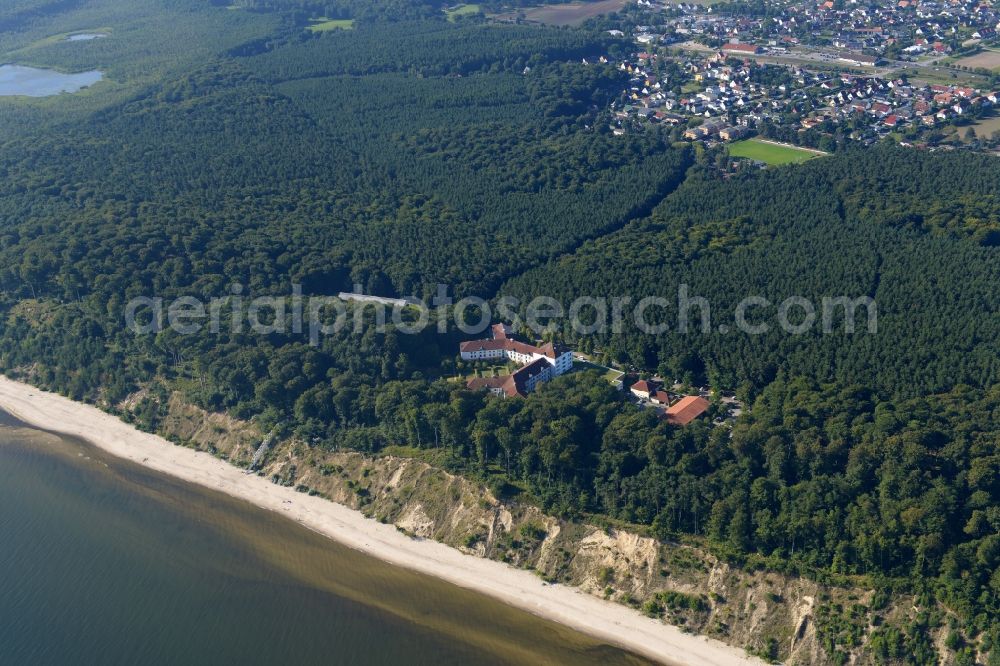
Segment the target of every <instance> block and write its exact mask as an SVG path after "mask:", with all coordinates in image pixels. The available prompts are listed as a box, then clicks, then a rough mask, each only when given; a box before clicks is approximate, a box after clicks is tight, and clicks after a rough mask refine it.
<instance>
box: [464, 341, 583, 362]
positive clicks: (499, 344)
mask: <svg viewBox="0 0 1000 666" xmlns="http://www.w3.org/2000/svg"><path fill="white" fill-rule="evenodd" d="M497 349H505V350H507V351H513V352H518V353H519V354H541V355H542V356H546V357H548V358H552V359H554V358H557V356H558V355H559V354H560V353H562V351H563V350H562V349H561V348H560V349H557V348H556V346H555V345H554V344H552V343H551V342H547V343H545V344H544V345H542V346H541V347H536V346H534V345H529V344H528V343H526V342H520V341H518V340H511V339H510V338H507V337H505V338H503V339H500V340H471V341H469V342H463V343H462V344H461V345H459V350H460V351H463V352H477V351H495V350H497Z"/></svg>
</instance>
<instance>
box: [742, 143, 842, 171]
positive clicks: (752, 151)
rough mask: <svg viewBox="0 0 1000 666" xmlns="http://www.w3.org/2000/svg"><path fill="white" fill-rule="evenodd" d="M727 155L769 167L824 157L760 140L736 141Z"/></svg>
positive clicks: (819, 153) (813, 151) (814, 152)
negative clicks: (744, 158)
mask: <svg viewBox="0 0 1000 666" xmlns="http://www.w3.org/2000/svg"><path fill="white" fill-rule="evenodd" d="M729 154H730V155H731V156H733V157H746V158H748V159H751V160H759V161H761V162H766V163H767V164H771V165H777V164H794V163H796V162H805V161H806V160H811V159H813V158H814V157H822V156H823V155H825V153H821V152H819V151H817V150H807V149H805V148H797V147H795V146H789V145H786V144H777V143H768V142H766V141H762V140H760V139H746V140H745V141H737V142H736V143H734V144H732V145H731V146H729Z"/></svg>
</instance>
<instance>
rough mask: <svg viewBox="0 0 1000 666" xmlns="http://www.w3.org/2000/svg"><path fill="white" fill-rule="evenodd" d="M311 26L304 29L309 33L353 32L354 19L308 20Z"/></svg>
mask: <svg viewBox="0 0 1000 666" xmlns="http://www.w3.org/2000/svg"><path fill="white" fill-rule="evenodd" d="M310 21H311V22H312V25H311V26H309V27H308V28H306V29H307V30H309V31H310V32H331V31H333V30H353V29H354V19H327V18H318V19H310Z"/></svg>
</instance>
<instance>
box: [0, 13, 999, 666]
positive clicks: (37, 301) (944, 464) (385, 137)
mask: <svg viewBox="0 0 1000 666" xmlns="http://www.w3.org/2000/svg"><path fill="white" fill-rule="evenodd" d="M82 4H84V3H76V2H71V1H67V2H52V3H42V2H37V1H34V0H18V1H17V2H14V3H8V6H5V7H4V8H3V9H0V24H2V25H3V26H4V30H5V31H6V32H5V34H4V37H3V39H2V41H0V47H2V49H3V50H4V51H5V52H10V53H20V54H22V55H23V56H24V58H26V59H27V60H30V61H31V62H33V63H38V64H40V65H46V66H54V67H61V68H65V69H71V70H75V69H83V68H90V67H96V68H100V69H102V70H104V71H106V72H108V74H109V78H110V79H111V80H110V81H109V82H107V83H106V84H102V85H103V86H104V88H103V90H104V92H103V93H102V92H101V91H102V88H101V87H100V86H98V87H95V88H94V89H93V90H90V91H87V92H86V93H85V94H84V95H82V96H80V97H79V98H68V97H66V98H60V99H59V100H58V101H59V102H60V103H61V104H60V105H57V104H54V103H53V100H46V101H39V102H27V101H25V100H0V117H2V118H3V119H4V120H5V121H6V123H4V126H3V127H0V310H2V312H0V318H2V322H3V323H2V327H0V369H2V370H3V371H4V372H5V373H7V374H10V375H13V376H19V377H23V378H26V379H28V380H30V381H32V382H34V383H36V384H38V385H41V386H44V387H46V388H50V389H54V390H58V391H60V392H63V393H65V394H67V395H69V396H71V397H73V398H75V399H80V400H88V401H92V402H97V403H99V404H102V405H103V406H105V407H107V408H110V409H112V410H114V409H117V408H118V406H119V405H121V404H122V402H123V401H125V400H126V399H128V398H130V397H131V398H135V397H136V396H139V404H138V407H137V408H136V409H135V411H134V413H132V414H131V415H130V418H133V419H134V420H135V421H136V422H137V423H138V424H139V425H141V426H142V427H145V428H148V429H153V430H155V429H156V428H157V426H158V423H159V422H160V419H162V417H163V413H164V410H165V408H166V400H167V398H168V396H169V395H170V393H171V392H174V391H178V392H180V393H181V394H183V396H184V397H185V398H187V399H188V400H189V401H191V402H193V403H195V404H197V405H200V406H202V407H204V408H206V409H209V410H213V411H226V412H229V413H231V414H233V415H234V416H236V417H238V418H242V419H254V420H256V421H257V422H258V423H260V424H261V426H262V428H263V429H265V430H270V429H277V430H278V431H279V432H281V433H282V434H285V435H288V436H295V437H297V438H299V439H301V440H302V441H303V442H307V443H308V444H309V445H310V446H315V447H322V448H327V449H341V448H347V449H353V450H359V451H363V452H366V453H371V454H377V453H379V452H382V451H385V450H386V449H387V448H389V447H392V449H391V450H392V451H394V452H396V453H399V452H400V451H405V452H408V453H409V454H410V455H416V456H421V457H425V458H428V459H432V460H433V461H434V462H435V463H436V464H439V465H442V466H445V467H447V468H448V469H450V470H453V471H456V472H460V473H463V474H466V475H468V476H470V477H474V478H477V479H481V480H482V481H483V482H484V483H486V484H489V486H490V487H491V488H492V489H493V490H494V491H495V492H496V493H497V494H499V495H502V496H508V497H520V498H521V499H522V500H523V501H529V502H536V503H538V504H539V505H541V506H542V507H544V508H545V509H546V510H548V511H552V512H555V513H557V514H560V515H564V516H569V517H580V516H586V517H587V518H588V519H591V520H613V521H621V522H623V523H628V524H633V525H640V526H642V527H643V528H644V529H647V530H648V531H649V532H650V533H652V534H655V535H656V536H658V537H660V538H663V539H682V540H683V539H694V540H696V541H697V542H698V543H701V544H706V545H708V547H710V548H712V549H713V550H714V552H716V553H718V554H720V555H721V556H723V557H725V558H727V559H728V560H730V561H733V562H736V563H741V564H745V565H747V566H757V565H760V566H766V567H769V568H772V569H778V570H782V571H785V572H788V573H793V574H801V575H806V576H811V577H814V578H817V579H819V580H848V579H850V580H863V581H865V583H866V584H869V585H871V586H874V587H876V588H877V589H879V590H882V591H884V592H885V593H890V592H892V591H906V592H911V593H913V594H915V595H917V596H918V598H920V599H923V600H924V601H925V602H926V604H925V605H927V606H929V605H930V602H931V600H937V601H938V602H939V603H940V604H942V605H943V606H944V607H946V608H947V609H949V611H950V612H952V613H954V615H955V617H958V618H960V622H961V626H960V629H961V630H962V635H963V636H964V639H963V640H966V641H969V644H968V645H966V647H965V648H963V649H964V652H961V651H960V652H961V654H964V655H965V656H964V657H962V658H963V659H969V658H971V655H972V654H973V652H972V646H977V647H978V649H979V651H980V652H981V653H982V654H986V653H989V654H990V655H991V659H992V660H993V661H991V663H993V664H996V663H1000V650H992V651H990V647H991V645H993V644H994V643H996V641H998V640H1000V622H998V619H997V618H1000V355H998V350H1000V317H998V312H1000V302H998V301H1000V295H998V291H997V285H998V284H1000V199H998V192H1000V163H998V162H997V161H996V159H995V158H992V157H986V156H974V155H968V154H952V155H946V154H929V153H921V152H917V151H913V150H906V149H900V148H893V147H877V148H873V149H870V150H865V151H860V150H859V151H856V152H844V153H839V154H837V155H835V156H833V157H830V158H825V159H821V160H815V161H812V162H809V163H807V164H804V165H800V166H790V167H782V168H776V169H769V170H766V171H762V172H754V173H739V174H735V175H732V174H729V175H727V176H725V177H724V176H723V175H722V174H720V173H719V172H718V171H717V170H716V169H715V168H714V164H715V159H714V157H715V156H713V155H711V154H706V153H705V151H703V150H701V149H700V148H699V149H698V150H697V151H696V150H694V149H692V148H691V147H690V146H687V145H681V144H678V145H675V144H673V143H671V141H670V139H669V135H668V134H666V133H661V132H660V131H657V130H655V129H651V130H649V131H648V132H646V133H638V134H630V135H628V136H614V135H612V134H611V133H610V130H607V129H606V128H607V127H608V122H607V119H608V118H607V111H606V110H607V108H608V104H609V102H610V101H611V100H613V99H615V98H616V97H617V95H618V94H619V92H620V89H621V86H622V78H621V77H622V74H621V73H620V72H619V71H618V70H617V69H615V68H614V67H611V66H605V65H602V64H599V63H598V62H597V61H596V60H595V58H594V56H599V55H601V54H604V53H608V52H610V51H613V50H614V49H615V48H616V47H615V46H614V44H612V43H610V42H609V41H608V39H607V35H605V34H603V33H600V32H598V31H591V30H587V29H586V28H584V29H574V30H569V29H557V28H546V27H541V26H509V25H503V26H501V25H493V24H489V23H486V22H483V21H482V20H479V19H477V20H467V21H457V22H449V21H447V20H446V18H445V17H444V15H443V13H442V12H441V6H440V4H439V3H431V2H428V3H422V2H404V1H402V0H399V1H397V2H353V1H350V0H342V1H337V2H308V1H302V2H297V1H292V0H273V1H269V0H261V1H254V2H247V3H242V4H241V3H237V6H241V7H242V9H227V8H226V7H224V6H221V4H228V3H212V2H209V1H208V0H205V1H204V2H195V1H194V0H187V1H186V2H183V3H166V2H159V1H157V0H142V1H141V2H136V3H133V4H130V6H129V8H128V9H122V8H121V7H120V5H119V4H118V3H114V2H110V1H108V2H94V3H90V4H88V5H87V8H86V11H87V12H89V14H88V17H89V20H91V21H94V22H95V23H93V25H103V24H111V23H115V24H119V25H122V26H127V27H123V28H121V30H120V34H121V35H122V38H121V39H118V40H116V39H111V38H109V39H105V40H98V41H97V42H94V43H93V44H88V45H86V46H80V47H78V50H76V51H73V50H71V49H69V48H68V46H67V45H65V44H53V43H49V42H45V41H44V38H45V37H46V36H48V35H51V34H58V33H60V32H61V31H65V30H71V29H75V28H73V27H71V25H72V23H71V20H70V18H69V17H70V16H72V13H73V11H75V10H77V9H79V7H78V5H82ZM168 4H169V8H168V7H167V5H168ZM43 5H44V6H43ZM181 5H183V7H181ZM182 10H183V11H182ZM160 11H164V12H166V11H171V12H177V13H178V15H180V14H184V16H185V17H184V18H183V20H184V21H186V22H187V23H186V25H187V24H189V25H191V31H190V33H189V35H190V39H189V43H187V44H171V43H168V41H167V40H165V39H162V38H155V39H150V40H147V41H144V40H143V39H142V37H143V35H144V34H147V33H149V32H150V31H149V29H148V27H144V24H143V21H144V20H145V19H148V15H149V13H150V12H160ZM143 12H145V14H143ZM144 17H145V19H144ZM318 17H328V18H353V19H355V24H354V26H353V27H352V28H351V29H345V30H335V31H330V32H324V33H313V32H310V31H309V30H307V29H306V25H307V23H308V21H309V20H310V19H314V18H318ZM178 20H181V18H178ZM88 25H90V24H88ZM217 34H218V35H222V36H221V37H217V36H216V35H217ZM584 58H587V59H588V62H590V64H584V63H583V59H584ZM144 59H145V60H144ZM147 65H149V66H147ZM62 102H64V103H62ZM438 283H443V284H447V285H449V287H450V288H451V290H452V293H453V294H454V295H455V296H457V297H459V298H460V297H463V296H470V295H476V296H481V297H484V298H489V299H495V298H499V297H500V296H505V295H510V296H516V297H518V298H520V299H522V301H527V300H528V299H530V298H531V297H533V296H538V295H546V296H553V297H555V298H556V299H558V300H560V301H562V302H566V303H568V302H570V301H572V300H573V299H574V298H576V297H579V296H594V297H602V296H603V297H612V296H627V297H632V298H634V299H636V300H638V299H641V298H644V297H647V296H663V297H665V298H666V299H667V300H668V301H671V302H674V301H675V300H676V297H677V293H678V288H679V287H680V285H682V284H683V285H687V286H688V288H689V289H690V292H691V293H692V295H696V296H699V297H703V298H705V299H706V300H707V301H709V302H710V303H711V307H712V310H713V319H715V318H716V317H718V318H719V319H717V321H721V320H723V318H725V317H729V318H730V319H731V314H730V313H731V312H732V310H733V309H734V307H735V305H736V303H737V302H739V301H740V300H741V299H743V298H745V297H746V296H750V295H757V296H763V297H766V298H767V299H769V300H770V301H771V302H773V303H778V302H780V301H782V300H783V299H784V298H787V297H788V296H792V295H797V296H803V297H806V298H808V299H811V300H813V301H815V302H819V300H820V299H821V298H823V297H825V296H829V297H836V296H848V297H852V298H854V297H858V296H869V297H871V298H872V299H874V300H875V301H876V302H877V304H878V330H877V333H874V334H869V333H867V332H855V333H854V334H849V333H845V332H843V330H842V328H837V327H835V330H834V332H833V333H832V334H821V333H820V332H818V331H816V332H807V333H805V334H802V335H788V334H787V333H783V332H781V331H779V330H772V331H770V332H768V333H766V334H763V335H747V334H742V333H738V332H729V333H720V332H719V331H717V330H715V329H714V328H713V330H712V331H709V332H706V333H702V332H696V333H681V332H678V331H676V330H675V329H674V328H673V327H671V328H669V329H668V330H667V332H665V333H662V334H660V335H656V336H650V335H647V334H644V333H640V332H638V331H637V330H636V329H635V327H634V326H631V325H627V326H626V327H625V328H624V329H623V330H621V331H619V332H608V333H606V334H604V333H598V334H596V335H587V336H581V335H579V334H576V333H574V331H573V330H571V329H569V328H557V329H556V330H554V331H552V332H551V333H550V334H549V335H550V336H552V337H554V338H555V339H557V340H560V341H564V342H566V343H569V344H572V345H574V346H576V347H578V348H580V349H582V350H585V351H587V352H593V353H594V354H595V355H597V356H599V357H601V358H604V359H605V360H607V361H608V362H614V363H617V364H620V365H622V366H626V367H632V368H634V369H635V370H636V371H637V372H642V373H659V374H661V375H663V376H665V377H670V378H676V379H678V380H680V381H682V382H685V383H690V384H693V383H707V384H708V385H710V386H711V387H712V388H714V389H717V390H726V391H734V392H736V393H737V395H739V396H740V397H741V398H742V399H743V400H744V401H745V402H746V404H747V408H748V409H747V410H746V413H745V414H744V415H743V416H742V417H740V419H738V421H737V422H736V424H735V425H734V426H733V427H732V428H730V427H728V426H726V427H715V426H714V425H713V422H712V418H711V416H714V415H715V414H716V413H718V412H719V411H720V410H721V409H722V407H721V405H719V404H718V403H715V404H713V407H712V408H711V411H710V418H708V419H704V420H701V421H699V422H696V423H694V424H692V425H691V426H688V427H686V428H677V427H674V426H670V425H667V424H666V423H665V422H663V421H660V420H658V419H656V418H655V417H654V416H653V415H652V414H651V413H650V412H649V411H643V410H640V409H639V408H637V407H635V406H633V405H632V404H630V403H629V402H628V401H626V400H624V398H623V396H622V394H621V393H619V392H618V391H616V390H615V389H613V388H612V387H611V386H610V385H609V384H608V383H607V382H606V381H604V380H603V379H602V378H601V377H600V376H599V375H597V374H594V373H588V372H580V373H574V374H572V375H570V376H568V377H564V378H560V379H559V380H557V381H554V382H551V383H550V384H547V385H545V386H543V387H542V388H541V389H540V390H538V391H537V393H535V394H533V395H531V396H530V397H528V398H526V399H513V400H495V399H490V398H488V397H487V396H486V395H485V394H482V393H472V392H469V391H466V390H465V389H464V388H463V384H462V383H461V382H455V381H452V380H451V378H453V377H454V376H456V375H458V374H461V373H462V372H468V370H469V369H468V368H463V367H461V364H460V362H459V361H457V360H456V358H455V353H456V349H457V344H458V343H459V342H460V341H461V340H463V339H465V336H463V335H462V334H460V333H459V332H458V331H456V330H454V329H452V330H449V331H448V332H447V333H444V334H441V333H438V332H437V331H436V330H434V328H433V327H432V328H430V329H428V330H425V331H424V332H423V333H421V334H419V335H404V334H403V333H402V332H399V331H397V330H395V329H394V328H393V327H391V326H390V327H389V329H388V330H387V331H385V332H377V331H376V330H375V327H374V326H373V322H371V321H368V320H364V319H362V321H360V322H359V325H358V326H357V327H355V326H354V325H353V323H352V325H351V326H348V327H346V328H345V329H344V330H343V331H341V332H340V333H338V334H336V335H330V336H325V337H324V338H323V339H322V340H321V341H320V344H319V345H318V346H310V345H309V344H308V341H307V340H306V339H305V338H304V337H303V336H301V335H293V334H290V333H289V334H277V333H275V334H271V335H267V336H261V335H255V334H251V333H248V332H233V331H232V330H231V329H229V328H225V327H224V328H223V330H222V332H221V333H219V334H210V333H208V332H202V333H199V334H196V335H180V334H177V333H174V332H171V331H165V332H162V333H160V334H158V335H151V336H137V335H135V334H134V333H132V332H131V331H129V330H127V329H126V327H125V325H124V320H123V313H124V306H125V303H126V302H127V301H128V300H129V299H131V298H133V297H136V296H152V295H155V296H158V297H162V298H164V299H172V298H176V297H179V296H185V295H190V296H196V297H200V298H204V299H210V298H212V297H215V296H220V295H226V294H227V293H228V291H227V290H229V288H230V285H232V284H240V285H243V286H244V287H245V288H246V294H247V296H257V295H275V296H282V297H283V296H286V295H288V294H290V293H291V289H292V285H293V284H297V285H301V286H302V289H303V291H304V293H305V294H306V295H331V294H336V293H338V292H339V291H341V290H345V289H350V288H351V287H352V285H355V284H359V285H361V286H362V288H364V289H365V290H367V291H369V292H370V293H376V294H380V295H385V296H407V295H411V294H416V295H419V296H428V295H430V294H432V293H433V292H434V289H435V287H436V285H437V284H438ZM758 314H759V315H760V316H762V317H767V316H773V312H770V311H767V310H761V311H760V312H758ZM659 316H661V317H662V318H663V320H664V321H665V322H673V321H675V320H676V316H677V312H675V311H671V310H670V309H669V308H668V309H667V310H666V311H661V312H660V313H659ZM837 323H841V322H837ZM924 620H925V621H926V617H925V618H924ZM924 628H925V627H924V626H923V625H921V624H920V623H917V624H915V625H914V626H911V627H905V628H898V627H887V628H883V629H880V630H879V632H877V633H878V636H879V641H878V642H877V645H876V646H875V647H872V650H874V651H875V653H877V654H876V656H877V657H878V658H879V659H881V660H882V661H888V662H893V663H921V664H923V663H927V664H930V663H934V662H933V657H932V652H931V651H929V650H928V649H927V646H926V645H925V641H926V636H925V634H924V633H923V630H924ZM843 647H844V646H838V645H836V644H835V643H834V644H831V645H830V646H829V649H830V651H831V653H836V652H837V651H838V650H839V649H841V648H843ZM967 663H971V662H967Z"/></svg>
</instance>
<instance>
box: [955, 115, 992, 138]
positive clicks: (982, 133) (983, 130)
mask: <svg viewBox="0 0 1000 666" xmlns="http://www.w3.org/2000/svg"><path fill="white" fill-rule="evenodd" d="M972 128H973V129H974V130H975V132H976V136H978V137H979V138H980V139H988V138H990V137H991V136H993V133H994V132H1000V115H995V116H992V117H990V118H981V119H979V120H977V121H976V122H975V124H973V125H972ZM962 132H963V133H964V132H965V130H964V129H963V130H962Z"/></svg>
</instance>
